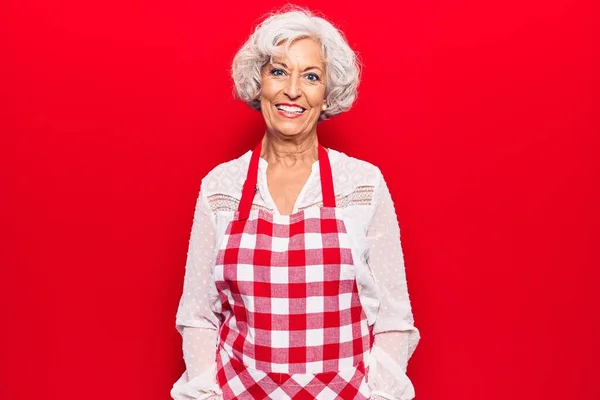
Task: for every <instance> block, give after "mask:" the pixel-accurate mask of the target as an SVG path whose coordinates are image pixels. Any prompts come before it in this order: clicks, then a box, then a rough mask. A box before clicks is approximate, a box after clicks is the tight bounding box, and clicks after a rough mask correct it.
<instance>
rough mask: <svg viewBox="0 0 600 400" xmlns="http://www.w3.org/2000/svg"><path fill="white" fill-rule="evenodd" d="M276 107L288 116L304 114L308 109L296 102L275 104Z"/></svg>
mask: <svg viewBox="0 0 600 400" xmlns="http://www.w3.org/2000/svg"><path fill="white" fill-rule="evenodd" d="M275 108H276V109H277V111H278V112H279V114H281V115H283V116H284V117H287V118H297V117H300V116H302V114H304V112H305V111H306V109H305V108H303V107H300V106H298V105H295V104H275Z"/></svg>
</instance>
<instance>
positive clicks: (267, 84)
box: [260, 79, 278, 100]
mask: <svg viewBox="0 0 600 400" xmlns="http://www.w3.org/2000/svg"><path fill="white" fill-rule="evenodd" d="M260 88H261V89H260V93H261V98H263V99H265V100H271V99H273V98H274V97H275V96H276V95H277V92H278V88H277V84H276V83H275V82H273V81H272V80H270V79H263V81H262V83H261V86H260Z"/></svg>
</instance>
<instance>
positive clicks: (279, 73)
mask: <svg viewBox="0 0 600 400" xmlns="http://www.w3.org/2000/svg"><path fill="white" fill-rule="evenodd" d="M284 73H285V72H284V71H283V70H282V69H280V68H273V69H272V70H271V75H275V76H282V75H283V74H284Z"/></svg>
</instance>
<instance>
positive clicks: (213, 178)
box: [200, 151, 251, 197]
mask: <svg viewBox="0 0 600 400" xmlns="http://www.w3.org/2000/svg"><path fill="white" fill-rule="evenodd" d="M250 155H251V152H250V151H247V152H246V153H244V154H242V155H241V156H239V157H238V158H235V159H233V160H229V161H226V162H224V163H221V164H219V165H217V166H216V167H214V168H213V169H211V170H210V171H209V172H208V173H207V174H206V175H205V176H204V177H203V178H202V184H201V188H200V190H201V191H202V192H203V193H204V195H205V196H206V197H210V196H214V195H226V196H227V195H228V196H237V195H239V193H241V191H242V186H243V184H244V181H245V179H246V174H247V172H248V164H249V162H250Z"/></svg>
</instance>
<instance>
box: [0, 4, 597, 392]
mask: <svg viewBox="0 0 600 400" xmlns="http://www.w3.org/2000/svg"><path fill="white" fill-rule="evenodd" d="M303 4H305V5H307V6H309V7H311V8H314V9H317V10H320V11H322V12H323V13H324V14H325V15H326V16H327V17H328V18H329V19H330V20H331V21H333V22H334V23H336V24H337V25H338V26H339V27H341V28H342V30H344V32H345V33H346V35H347V37H348V40H349V42H350V44H351V45H352V46H353V47H354V48H355V49H356V50H357V51H358V52H359V54H360V56H361V58H362V61H363V63H364V71H363V80H362V84H361V86H360V96H359V100H358V102H357V103H356V105H355V107H354V108H353V109H352V110H351V111H350V112H348V113H346V114H344V115H342V116H340V117H338V118H335V119H334V120H331V121H328V122H325V123H324V124H322V125H320V127H319V130H320V134H321V138H322V142H323V143H324V144H325V145H327V146H331V147H334V148H336V149H338V150H341V151H344V152H346V153H348V154H350V155H353V156H355V157H358V158H362V159H365V160H368V161H371V162H373V163H375V164H377V165H379V166H380V167H381V169H382V170H383V172H384V174H385V176H386V178H387V180H388V183H389V185H390V187H391V191H392V195H393V198H394V200H395V203H396V208H397V211H398V218H399V220H400V224H401V229H402V234H403V236H402V237H403V246H404V251H405V257H406V266H407V274H408V280H409V290H410V293H411V300H412V302H413V310H414V315H415V320H416V325H417V326H418V327H419V328H420V330H421V334H422V340H421V343H420V345H419V347H418V348H417V351H416V353H415V355H414V357H413V359H412V360H411V362H410V364H409V376H410V377H411V378H412V380H413V382H414V384H415V387H416V392H417V398H418V399H419V400H440V399H444V400H455V399H456V400H459V399H460V400H475V399H477V400H479V399H485V400H495V399H498V400H500V399H502V400H505V399H514V400H516V399H544V400H553V399H556V400H558V399H565V398H569V399H582V400H583V399H599V398H600V386H598V385H597V383H596V381H597V373H598V359H599V357H600V350H599V346H598V345H597V343H596V340H597V335H598V328H599V323H600V313H599V312H598V304H599V303H598V300H599V299H598V292H599V289H598V288H597V286H598V282H599V280H598V278H599V273H598V270H597V269H598V266H599V262H600V252H599V250H598V237H599V234H600V218H599V217H600V215H599V210H598V204H599V201H600V194H599V190H598V181H599V178H600V176H599V175H600V174H599V163H598V155H599V152H598V150H599V139H598V133H599V132H600V129H599V128H600V127H599V122H598V117H597V114H598V108H597V107H598V105H599V102H598V94H597V93H598V89H600V88H599V83H598V71H599V70H600V68H599V67H600V66H599V65H598V64H599V62H598V61H599V59H598V47H597V46H598V39H597V34H598V28H597V25H598V24H597V21H598V3H597V2H595V1H587V2H584V1H578V2H577V1H572V0H571V1H569V0H563V1H528V2H525V1H502V2H495V3H490V2H485V1H478V0H467V1H457V2H444V1H439V0H438V1H419V2H415V1H405V2H391V1H390V2H388V3H387V4H385V3H381V2H371V3H368V4H364V3H362V4H361V3H350V2H348V1H327V2H324V1H321V2H316V1H314V2H306V3H303ZM280 5H281V3H279V2H269V1H248V2H233V3H232V2H207V3H202V2H199V1H183V0H179V1H170V2H157V1H103V2H81V1H54V2H49V1H25V0H21V1H10V0H9V1H8V2H6V1H3V2H2V5H1V6H0V41H1V45H0V46H1V47H0V54H1V56H0V84H1V88H0V93H1V94H0V96H1V103H0V134H1V136H0V140H1V141H0V190H1V193H0V218H1V220H0V221H1V223H0V235H1V238H0V239H1V240H0V246H1V247H0V266H1V268H2V278H1V279H0V293H1V295H0V301H1V303H0V305H1V321H0V324H1V327H2V328H1V329H0V346H1V351H0V369H1V370H0V398H2V399H7V400H21V399H40V398H44V399H61V400H67V399H82V398H85V399H128V400H133V399H144V400H154V399H156V400H160V399H168V398H169V395H168V392H169V390H170V388H171V385H172V384H173V382H174V381H175V380H176V379H177V378H178V377H179V375H180V374H181V373H182V372H183V367H184V366H183V361H182V355H181V348H180V346H181V341H180V337H179V335H178V334H177V332H176V331H175V325H174V324H175V312H176V308H177V303H178V301H179V296H180V292H181V289H182V284H183V273H184V263H185V257H186V250H187V241H188V238H189V233H190V228H191V222H192V215H193V209H194V203H195V199H196V196H197V194H198V189H199V184H200V179H201V178H202V177H203V176H204V175H205V174H206V173H207V172H208V171H209V170H210V169H211V168H213V167H214V166H215V165H216V164H218V163H220V162H224V161H227V160H230V159H232V158H235V157H237V156H238V155H240V154H241V153H242V152H244V151H246V150H247V149H249V148H250V146H252V145H253V144H254V143H255V142H256V140H258V138H259V137H260V136H261V134H262V132H263V122H262V118H261V115H260V113H257V112H255V111H253V110H251V109H249V108H248V107H246V106H245V105H244V104H242V103H241V102H239V101H235V100H234V99H233V98H232V83H231V80H230V78H229V73H228V69H229V67H230V63H231V60H232V58H233V55H234V54H235V52H236V50H237V49H238V48H239V46H240V45H241V44H242V43H243V41H244V40H245V39H246V38H247V36H248V35H249V33H250V32H251V29H252V28H253V26H254V24H255V23H256V22H257V21H258V20H259V18H260V17H261V16H262V15H263V14H264V13H266V12H267V11H269V10H271V9H273V8H277V7H279V6H280Z"/></svg>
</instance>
